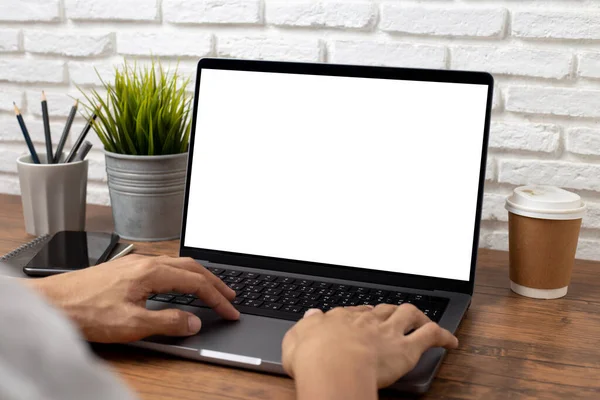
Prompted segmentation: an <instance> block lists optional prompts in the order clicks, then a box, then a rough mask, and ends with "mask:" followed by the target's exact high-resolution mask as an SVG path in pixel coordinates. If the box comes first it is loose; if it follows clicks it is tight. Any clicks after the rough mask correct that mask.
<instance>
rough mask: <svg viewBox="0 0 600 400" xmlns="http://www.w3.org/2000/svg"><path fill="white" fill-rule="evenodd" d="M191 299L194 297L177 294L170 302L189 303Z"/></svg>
mask: <svg viewBox="0 0 600 400" xmlns="http://www.w3.org/2000/svg"><path fill="white" fill-rule="evenodd" d="M192 301H194V299H193V298H191V297H186V296H179V297H175V299H174V300H173V301H172V302H171V303H175V304H190V303H191V302H192Z"/></svg>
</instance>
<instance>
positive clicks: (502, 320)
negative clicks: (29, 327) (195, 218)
mask: <svg viewBox="0 0 600 400" xmlns="http://www.w3.org/2000/svg"><path fill="white" fill-rule="evenodd" d="M0 226H1V232H2V233H1V234H0V237H1V238H0V253H2V254H3V253H6V252H8V251H9V250H11V249H12V248H14V247H16V246H17V245H20V244H22V243H24V242H25V241H28V240H30V239H31V238H30V237H28V236H27V235H26V233H25V231H24V225H23V217H22V210H21V202H20V198H19V197H16V196H6V195H0ZM87 229H88V230H102V231H109V230H111V229H112V218H111V215H110V209H109V208H107V207H99V206H90V207H89V208H88V220H87ZM177 244H178V243H177V241H172V242H164V243H140V244H138V245H137V247H136V251H137V252H139V253H143V254H169V255H177V248H178V246H177ZM599 251H600V249H599ZM507 265H508V257H507V254H506V253H504V252H498V251H489V250H481V251H480V256H479V266H478V270H477V271H478V272H477V284H476V287H475V296H474V298H473V305H472V306H471V309H470V310H469V312H468V314H467V317H466V319H465V320H464V321H463V323H462V325H461V327H460V329H459V330H458V333H457V336H458V338H459V340H460V348H459V349H457V350H454V351H451V352H450V354H449V355H448V356H447V357H446V359H445V361H444V364H443V366H442V367H441V369H440V371H439V374H438V377H437V379H436V380H435V382H434V384H433V386H432V388H431V391H430V392H429V393H428V394H427V395H426V396H424V397H423V398H425V399H442V398H443V399H448V398H452V399H482V398H485V399H486V400H492V399H509V398H510V399H570V400H571V399H578V398H582V399H599V398H600V346H599V344H600V264H599V263H595V262H587V261H578V262H577V264H576V266H575V270H574V272H573V282H572V284H571V287H570V289H569V294H568V295H567V296H566V297H565V298H563V299H559V300H551V301H542V300H532V299H527V298H523V297H520V296H517V295H515V294H513V293H511V292H510V290H509V281H508V271H507ZM94 348H95V350H96V351H97V353H98V354H99V355H100V356H101V357H103V358H104V359H106V360H108V362H109V363H110V364H111V365H112V366H113V368H114V369H115V370H116V371H118V372H119V373H120V375H121V376H122V378H123V379H124V380H125V381H126V382H127V383H128V384H129V385H130V386H131V387H133V388H134V389H135V390H136V391H137V393H138V394H139V396H140V397H141V398H142V399H174V400H187V399H190V400H191V399H194V400H196V399H293V398H294V386H293V383H292V381H291V380H289V379H287V378H283V377H278V376H270V375H265V374H259V373H254V372H247V371H242V370H236V369H230V368H223V367H219V366H214V365H209V364H202V363H197V362H192V361H187V360H180V359H174V358H171V357H168V356H165V355H161V354H153V353H149V352H146V351H143V350H140V349H134V348H130V347H127V346H119V345H97V346H94ZM381 398H402V396H399V395H397V394H393V393H385V394H382V396H381Z"/></svg>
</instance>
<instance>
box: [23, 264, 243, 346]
mask: <svg viewBox="0 0 600 400" xmlns="http://www.w3.org/2000/svg"><path fill="white" fill-rule="evenodd" d="M24 282H25V284H26V285H28V286H30V287H32V288H34V289H35V290H36V291H38V292H39V293H41V294H42V295H43V296H45V297H46V298H47V299H48V300H49V301H50V303H52V304H54V305H55V306H57V307H58V308H59V309H61V310H63V311H64V312H65V313H66V314H67V315H68V316H69V318H70V319H71V320H72V321H74V322H75V324H77V325H78V326H79V328H80V330H81V331H82V333H83V335H84V336H85V338H86V339H87V340H89V341H91V342H103V343H110V342H114V343H125V342H132V341H135V340H139V339H142V338H144V337H147V336H151V335H169V336H187V335H193V334H196V333H197V332H198V331H199V330H200V325H201V323H200V319H199V318H198V317H197V316H195V315H193V314H191V313H187V312H185V311H182V310H178V309H174V308H173V309H167V310H161V311H150V310H147V309H146V308H145V305H146V299H147V298H148V296H149V295H150V294H152V293H166V292H171V291H175V292H179V293H192V294H195V295H196V296H198V298H200V299H201V300H202V301H204V302H205V303H206V304H208V305H209V306H210V307H211V308H213V309H214V310H215V311H216V312H217V313H218V314H219V315H221V316H222V317H223V318H225V319H230V320H236V319H238V318H239V315H240V314H239V312H238V311H237V310H236V309H235V308H234V307H233V305H232V304H231V300H233V299H234V298H235V292H234V291H233V290H231V289H230V288H229V287H227V286H226V285H225V283H223V282H222V281H221V280H220V279H219V278H217V277H216V276H215V275H213V274H212V273H211V272H209V271H208V270H206V269H205V268H204V267H203V266H201V265H200V264H198V263H197V262H196V261H194V260H193V259H191V258H173V257H167V256H161V257H145V256H141V255H129V256H126V257H122V258H120V259H118V260H115V261H110V262H107V263H104V264H101V265H98V266H95V267H91V268H87V269H83V270H80V271H75V272H68V273H65V274H61V275H55V276H51V277H48V278H42V279H37V280H34V279H30V280H26V281H24Z"/></svg>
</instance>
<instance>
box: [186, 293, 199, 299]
mask: <svg viewBox="0 0 600 400" xmlns="http://www.w3.org/2000/svg"><path fill="white" fill-rule="evenodd" d="M184 296H185V297H191V298H192V299H197V298H198V297H197V296H196V295H195V294H191V293H188V294H184Z"/></svg>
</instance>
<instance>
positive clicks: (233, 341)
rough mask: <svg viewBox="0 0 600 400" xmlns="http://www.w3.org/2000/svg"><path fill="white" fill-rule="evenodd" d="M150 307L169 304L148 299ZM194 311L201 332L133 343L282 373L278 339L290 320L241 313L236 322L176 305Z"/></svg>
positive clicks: (210, 360)
mask: <svg viewBox="0 0 600 400" xmlns="http://www.w3.org/2000/svg"><path fill="white" fill-rule="evenodd" d="M146 306H147V308H148V309H150V310H160V309H164V308H169V306H171V307H172V306H173V305H172V304H171V305H169V304H166V303H159V302H154V301H148V302H147V304H146ZM177 308H180V309H182V310H185V311H189V312H192V313H194V314H196V315H197V316H198V317H200V319H201V320H202V328H201V329H200V332H199V333H198V334H197V335H195V336H191V337H184V338H179V337H166V336H153V337H150V338H147V339H145V340H143V341H140V342H136V343H134V345H135V346H139V347H144V348H150V349H154V350H158V351H160V352H167V353H170V354H175V355H179V356H181V357H185V358H193V359H196V360H201V361H206V362H212V363H218V364H222V365H223V364H224V365H232V366H237V367H242V368H248V369H260V370H261V371H270V372H274V373H280V374H281V373H284V371H283V368H282V367H281V342H282V340H283V336H284V335H285V333H286V332H287V331H288V329H289V328H290V327H291V326H292V325H293V322H291V321H286V320H279V319H274V318H266V317H260V316H255V315H248V314H242V315H241V316H240V319H239V320H238V321H226V320H224V319H222V318H221V317H219V316H218V315H217V314H216V313H215V312H214V311H212V310H209V309H205V308H196V307H187V306H177Z"/></svg>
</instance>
